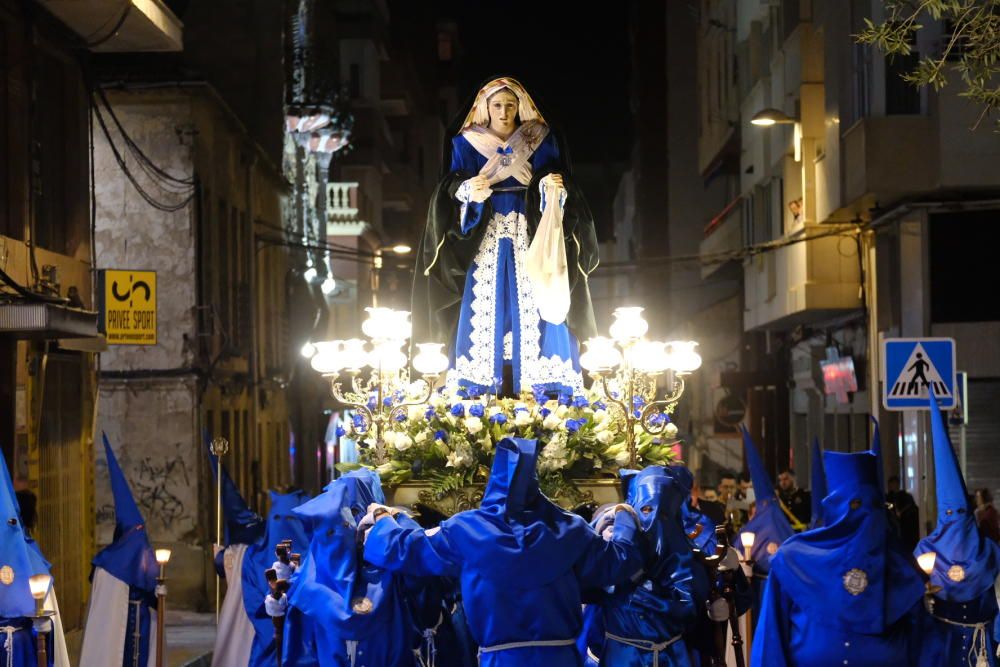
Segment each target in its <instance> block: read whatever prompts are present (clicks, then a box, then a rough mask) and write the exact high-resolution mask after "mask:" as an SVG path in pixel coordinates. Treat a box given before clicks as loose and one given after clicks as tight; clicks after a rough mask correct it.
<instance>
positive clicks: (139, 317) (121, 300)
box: [101, 269, 156, 345]
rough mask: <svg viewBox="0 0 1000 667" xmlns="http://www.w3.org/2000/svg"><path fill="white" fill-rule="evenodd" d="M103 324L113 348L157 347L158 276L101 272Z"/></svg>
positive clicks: (135, 272) (119, 271)
mask: <svg viewBox="0 0 1000 667" xmlns="http://www.w3.org/2000/svg"><path fill="white" fill-rule="evenodd" d="M101 283H102V287H101V296H102V297H103V298H102V308H101V323H102V324H103V329H102V330H103V331H104V335H105V337H106V338H107V341H108V344H109V345H156V272H155V271H129V270H118V269H107V270H105V271H102V272H101Z"/></svg>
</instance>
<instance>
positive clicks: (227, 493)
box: [205, 433, 266, 546]
mask: <svg viewBox="0 0 1000 667" xmlns="http://www.w3.org/2000/svg"><path fill="white" fill-rule="evenodd" d="M205 448H206V450H207V452H208V461H209V463H210V465H211V468H212V476H213V477H214V478H215V479H216V481H218V479H219V457H217V456H216V455H215V454H213V453H212V450H211V448H210V442H209V440H208V434H207V433H206V434H205ZM222 515H223V517H224V519H225V520H224V523H223V526H224V530H225V545H224V546H229V545H230V544H254V543H255V542H257V540H259V539H261V538H263V536H264V529H265V528H266V524H265V522H264V518H263V517H261V515H259V514H257V513H256V512H254V511H253V510H252V509H250V507H249V506H248V505H247V503H246V501H245V500H243V496H242V495H240V491H239V489H237V488H236V484H235V483H233V479H232V478H231V477H230V476H229V473H228V472H226V468H225V466H223V467H222Z"/></svg>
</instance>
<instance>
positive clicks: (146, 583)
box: [92, 433, 159, 593]
mask: <svg viewBox="0 0 1000 667" xmlns="http://www.w3.org/2000/svg"><path fill="white" fill-rule="evenodd" d="M102 435H103V438H104V455H105V456H106V457H107V461H108V479H109V481H110V482H111V494H112V496H113V497H114V501H115V534H114V539H113V540H112V542H111V544H109V545H108V546H106V547H104V548H103V549H102V550H101V551H99V552H98V554H97V555H96V556H94V560H93V561H92V562H93V565H94V567H100V568H103V569H104V570H105V571H106V572H108V573H109V574H110V575H112V576H113V577H115V578H116V579H119V580H120V581H123V582H125V583H126V584H128V585H129V586H134V587H135V588H138V589H140V590H143V591H146V592H148V593H151V592H153V591H154V590H155V589H156V575H157V573H158V571H159V566H158V565H157V564H156V554H155V553H154V552H153V547H152V546H150V544H149V536H148V535H147V534H146V525H145V523H146V522H145V521H144V520H143V518H142V514H141V513H140V512H139V507H138V506H137V505H136V504H135V498H133V497H132V491H131V490H130V489H129V486H128V480H126V479H125V473H123V472H122V469H121V466H119V465H118V459H117V458H115V453H114V451H113V450H112V449H111V443H110V442H109V441H108V435H107V434H106V433H103V434H102Z"/></svg>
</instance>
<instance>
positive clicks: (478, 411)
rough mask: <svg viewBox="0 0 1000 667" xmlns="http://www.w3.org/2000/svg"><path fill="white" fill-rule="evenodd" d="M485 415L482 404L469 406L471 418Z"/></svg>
mask: <svg viewBox="0 0 1000 667" xmlns="http://www.w3.org/2000/svg"><path fill="white" fill-rule="evenodd" d="M484 414H486V408H484V407H483V405H482V403H473V404H472V405H470V406H469V415H470V416H472V417H482V416H483V415H484Z"/></svg>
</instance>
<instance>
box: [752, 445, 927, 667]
mask: <svg viewBox="0 0 1000 667" xmlns="http://www.w3.org/2000/svg"><path fill="white" fill-rule="evenodd" d="M824 464H825V468H826V474H827V481H828V483H829V486H830V493H829V495H828V496H827V497H826V498H825V499H824V500H823V515H824V518H825V520H826V522H827V525H825V526H824V527H822V528H817V529H815V530H810V531H806V532H804V533H801V534H799V535H793V536H792V537H790V538H788V539H787V540H786V541H785V543H784V544H783V545H782V546H781V549H779V550H778V553H777V554H775V556H774V557H773V558H772V559H771V574H770V576H769V577H768V582H767V586H766V588H765V590H764V598H763V600H762V602H761V613H760V617H759V620H758V623H757V631H756V633H755V635H754V640H753V646H752V656H751V665H752V666H758V667H765V666H767V667H772V666H773V667H781V666H783V665H799V666H801V667H812V666H816V667H820V666H822V667H826V666H827V665H840V664H848V665H872V666H873V667H874V666H875V665H878V666H879V667H885V666H892V665H899V666H900V667H903V666H907V667H908V666H910V665H914V664H917V659H918V655H919V650H920V645H919V634H918V630H919V628H920V627H921V626H922V625H923V624H924V623H925V622H926V611H925V609H924V604H923V593H924V581H923V577H922V576H921V573H920V571H919V570H918V569H917V567H916V564H915V563H914V562H913V558H912V556H911V555H910V554H908V553H906V551H905V550H904V548H903V547H902V545H901V544H900V542H899V539H898V537H897V536H896V535H895V534H894V533H893V532H892V530H891V528H890V525H889V520H888V515H887V513H886V510H885V506H884V499H883V497H882V492H881V489H880V487H879V486H878V483H879V473H878V470H877V466H878V457H877V456H876V455H875V453H874V452H860V453H857V454H842V453H839V452H826V453H825V454H824ZM845 661H846V662H845Z"/></svg>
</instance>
